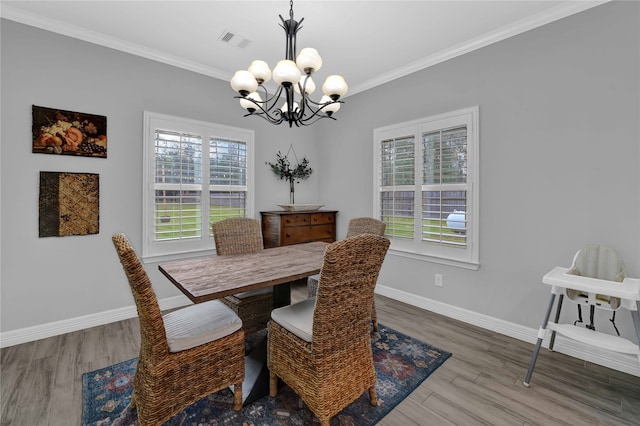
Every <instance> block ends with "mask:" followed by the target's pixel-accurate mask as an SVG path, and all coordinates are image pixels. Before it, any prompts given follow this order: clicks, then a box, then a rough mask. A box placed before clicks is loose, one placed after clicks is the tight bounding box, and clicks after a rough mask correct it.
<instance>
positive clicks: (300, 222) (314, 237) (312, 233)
mask: <svg viewBox="0 0 640 426" xmlns="http://www.w3.org/2000/svg"><path fill="white" fill-rule="evenodd" d="M336 213H338V212H337V211H335V210H314V211H306V212H288V211H269V212H260V215H261V216H262V238H263V240H264V248H272V247H280V246H288V245H291V244H300V243H308V242H311V241H324V242H327V243H332V242H334V241H335V240H336Z"/></svg>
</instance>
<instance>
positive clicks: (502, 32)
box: [349, 0, 611, 95]
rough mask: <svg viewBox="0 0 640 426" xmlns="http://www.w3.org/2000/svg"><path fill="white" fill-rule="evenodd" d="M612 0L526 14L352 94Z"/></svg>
mask: <svg viewBox="0 0 640 426" xmlns="http://www.w3.org/2000/svg"><path fill="white" fill-rule="evenodd" d="M609 1H611V0H597V1H571V2H568V3H565V4H562V5H559V6H556V7H554V8H551V9H548V10H546V11H544V12H541V13H538V14H536V15H532V16H529V17H527V18H523V19H521V20H519V21H516V22H514V23H512V24H509V25H506V26H504V27H501V28H498V29H496V30H494V31H490V32H488V33H485V34H483V35H481V36H479V37H476V38H473V39H470V40H467V41H465V42H463V43H460V44H458V45H456V46H452V47H450V48H447V49H444V50H441V51H440V52H438V53H435V54H433V55H429V56H427V57H425V58H422V59H420V60H418V61H415V62H413V63H410V64H408V65H405V66H402V67H399V68H396V69H395V70H393V71H390V72H388V73H385V74H382V75H380V76H378V77H377V78H373V79H371V80H368V81H364V82H361V83H360V84H354V85H350V86H349V95H355V94H356V93H359V92H364V91H365V90H369V89H372V88H374V87H376V86H380V85H382V84H385V83H388V82H390V81H393V80H396V79H398V78H401V77H404V76H406V75H409V74H411V73H414V72H416V71H420V70H423V69H425V68H429V67H431V66H434V65H437V64H439V63H441V62H444V61H447V60H449V59H453V58H456V57H458V56H461V55H464V54H465V53H469V52H473V51H474V50H478V49H480V48H483V47H485V46H489V45H491V44H493V43H497V42H499V41H502V40H505V39H508V38H510V37H514V36H516V35H518V34H522V33H524V32H526V31H529V30H532V29H534V28H538V27H541V26H543V25H546V24H549V23H551V22H554V21H557V20H560V19H563V18H566V17H568V16H571V15H575V14H576V13H580V12H583V11H585V10H587V9H591V8H593V7H596V6H599V5H601V4H604V3H608V2H609Z"/></svg>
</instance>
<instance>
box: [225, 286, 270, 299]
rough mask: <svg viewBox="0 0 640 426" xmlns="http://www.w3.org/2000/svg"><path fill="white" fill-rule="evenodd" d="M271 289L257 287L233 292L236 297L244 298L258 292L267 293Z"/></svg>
mask: <svg viewBox="0 0 640 426" xmlns="http://www.w3.org/2000/svg"><path fill="white" fill-rule="evenodd" d="M272 291H273V288H272V287H265V288H259V289H257V290H251V291H245V292H244V293H238V294H234V296H235V297H237V298H238V299H244V298H247V297H251V296H258V295H260V294H267V293H271V292H272Z"/></svg>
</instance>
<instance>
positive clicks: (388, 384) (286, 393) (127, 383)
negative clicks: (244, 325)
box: [82, 324, 451, 426]
mask: <svg viewBox="0 0 640 426" xmlns="http://www.w3.org/2000/svg"><path fill="white" fill-rule="evenodd" d="M371 345H372V348H373V360H374V364H375V368H376V374H377V379H378V380H377V382H376V391H377V393H378V405H377V406H375V407H374V406H372V405H371V404H370V403H369V393H368V392H364V393H363V395H362V396H361V397H360V398H359V399H358V400H356V401H355V402H354V403H352V404H351V405H349V406H348V407H347V408H345V409H344V410H342V411H341V412H340V413H339V414H338V415H336V416H334V417H333V418H332V419H331V424H332V425H373V424H376V423H377V422H378V421H379V420H380V419H382V418H383V417H384V416H385V415H387V413H389V412H390V411H391V410H392V409H393V408H394V407H395V406H396V405H398V404H399V403H400V402H401V401H402V400H403V399H404V398H406V397H407V396H408V395H409V394H410V393H411V392H412V391H413V390H414V389H415V388H417V387H418V386H419V385H420V383H422V382H423V381H424V380H425V379H426V378H427V377H429V375H430V374H431V373H433V372H434V371H435V370H436V369H437V368H438V367H440V366H441V365H442V364H443V363H444V362H445V361H446V360H447V359H448V358H449V357H450V356H451V353H449V352H446V351H442V350H440V349H438V348H435V347H433V346H431V345H428V344H426V343H424V342H421V341H419V340H416V339H414V338H412V337H409V336H407V335H405V334H402V333H400V332H398V331H395V330H393V329H391V328H389V327H385V326H384V325H382V324H380V325H379V332H378V333H374V334H373V335H372V339H371ZM136 364H137V359H132V360H129V361H125V362H121V363H119V364H116V365H112V366H110V367H107V368H103V369H101V370H96V371H93V372H90V373H85V374H83V376H82V399H83V401H82V424H83V425H85V426H89V425H91V426H98V425H120V426H130V425H138V424H139V423H138V419H137V417H136V413H135V410H131V409H129V408H128V405H129V402H130V401H131V392H132V386H133V376H134V374H135V370H136ZM232 403H233V396H232V393H231V391H230V390H229V389H224V390H221V391H220V392H217V393H214V394H212V395H209V396H208V397H207V398H204V399H202V400H200V401H198V402H197V403H195V404H193V405H191V406H190V407H188V408H187V409H186V410H184V411H183V412H182V413H180V414H178V415H176V416H175V417H173V418H172V419H171V420H169V421H168V422H167V423H165V424H167V425H172V426H176V425H192V424H193V425H202V426H205V425H212V426H213V425H242V426H259V425H260V426H262V425H282V426H289V425H291V426H293V425H309V424H313V423H315V424H318V419H316V418H315V417H314V416H313V414H312V413H311V411H309V409H308V408H307V407H306V405H305V404H304V403H303V402H302V400H301V399H300V398H299V397H298V396H297V395H296V394H295V393H294V392H293V391H292V390H291V389H290V388H289V387H288V386H282V387H280V389H279V390H278V396H277V397H276V398H270V397H269V396H264V397H262V398H261V399H259V400H257V401H255V402H253V403H251V404H249V405H247V406H245V407H244V408H243V409H242V410H241V411H239V412H235V411H233V410H232V408H231V407H232Z"/></svg>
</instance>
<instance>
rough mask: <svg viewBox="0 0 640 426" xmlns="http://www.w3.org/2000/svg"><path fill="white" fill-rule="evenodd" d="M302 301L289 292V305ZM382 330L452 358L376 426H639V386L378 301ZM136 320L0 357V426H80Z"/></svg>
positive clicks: (130, 341)
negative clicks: (96, 376) (534, 359)
mask: <svg viewBox="0 0 640 426" xmlns="http://www.w3.org/2000/svg"><path fill="white" fill-rule="evenodd" d="M304 297H306V289H304V288H303V287H297V288H294V291H293V293H292V299H293V300H294V301H295V300H299V299H301V298H304ZM376 307H377V311H378V318H379V321H380V322H381V323H382V324H385V325H388V326H389V327H392V328H394V329H396V330H398V331H401V332H403V333H406V334H408V335H411V336H413V337H416V338H418V339H420V340H423V341H425V342H427V343H430V344H431V345H434V346H436V347H439V348H441V349H444V350H447V351H450V352H452V353H453V356H452V357H451V358H450V359H449V360H447V361H446V362H445V363H444V365H443V366H442V367H440V368H439V369H438V370H436V372H435V373H433V374H432V375H431V376H430V377H429V378H428V379H427V380H426V381H424V382H423V383H422V385H421V386H420V387H418V388H417V389H416V390H415V391H414V392H413V393H412V394H411V395H410V396H409V397H408V398H407V399H405V400H404V401H403V402H402V403H401V404H400V405H398V406H397V407H396V408H395V409H394V410H393V411H391V413H389V414H388V415H387V416H386V417H385V418H384V419H383V420H382V421H381V422H380V423H379V424H380V425H382V426H392V425H393V426H398V425H408V426H411V425H482V424H485V425H535V424H538V425H636V426H637V425H640V378H639V377H635V376H632V375H629V374H624V373H620V372H618V371H615V370H611V369H608V368H604V367H600V366H598V365H594V364H591V363H585V362H584V361H581V360H578V359H575V358H571V357H569V356H566V355H562V354H559V353H556V352H550V351H548V350H546V349H543V350H542V351H541V353H540V357H539V359H538V363H537V364H536V369H535V372H534V374H533V378H532V381H531V387H530V388H528V389H527V388H525V387H524V386H523V385H522V381H523V379H524V375H525V373H526V370H527V366H528V365H529V360H530V357H531V352H532V349H533V345H531V344H528V343H524V342H521V341H519V340H515V339H513V338H510V337H506V336H503V335H501V334H497V333H493V332H491V331H487V330H484V329H481V328H478V327H475V326H473V325H469V324H466V323H463V322H460V321H456V320H453V319H450V318H447V317H443V316H441V315H437V314H434V313H431V312H428V311H424V310H421V309H418V308H415V307H412V306H409V305H406V304H404V303H400V302H397V301H394V300H391V299H388V298H385V297H382V296H376ZM139 342H140V336H139V331H138V320H137V318H135V319H131V320H126V321H119V322H116V323H112V324H108V325H105V326H100V327H94V328H90V329H86V330H82V331H76V332H73V333H68V334H65V335H61V336H56V337H51V338H47V339H42V340H39V341H36V342H30V343H25V344H21V345H16V346H11V347H7V348H3V349H2V350H1V351H0V355H1V358H0V359H1V361H0V362H1V364H0V367H1V371H0V389H1V392H0V396H1V399H0V402H1V407H0V415H1V417H0V424H1V425H16V426H17V425H26V426H36V425H56V426H58V425H59V426H73V425H80V424H81V423H82V373H85V372H88V371H93V370H95V369H98V368H102V367H106V366H109V365H111V364H115V363H117V362H120V361H125V360H127V359H130V358H133V357H136V356H137V355H138V345H139Z"/></svg>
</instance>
